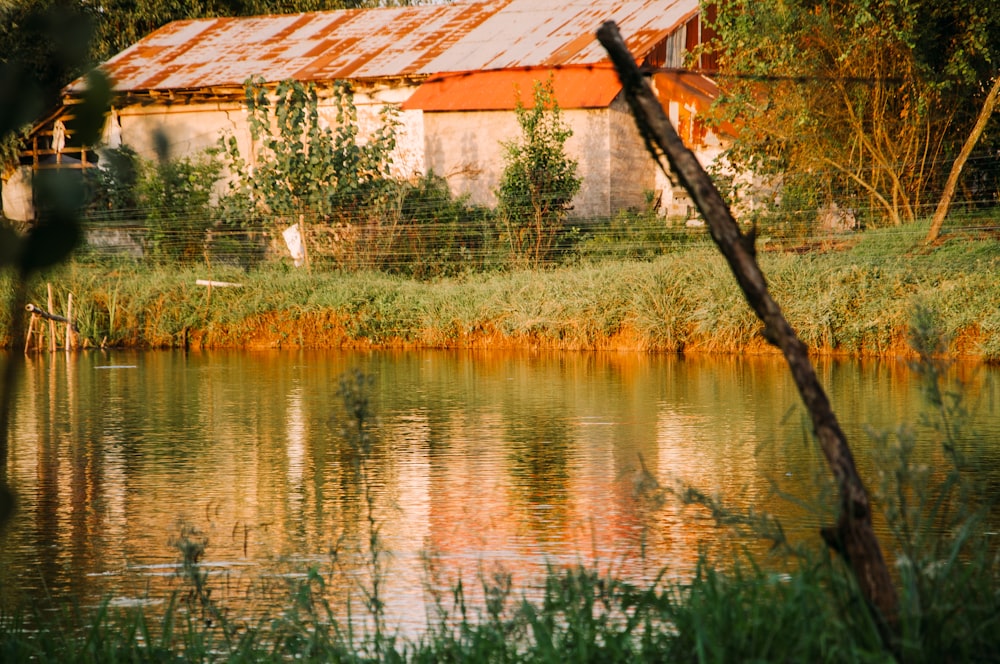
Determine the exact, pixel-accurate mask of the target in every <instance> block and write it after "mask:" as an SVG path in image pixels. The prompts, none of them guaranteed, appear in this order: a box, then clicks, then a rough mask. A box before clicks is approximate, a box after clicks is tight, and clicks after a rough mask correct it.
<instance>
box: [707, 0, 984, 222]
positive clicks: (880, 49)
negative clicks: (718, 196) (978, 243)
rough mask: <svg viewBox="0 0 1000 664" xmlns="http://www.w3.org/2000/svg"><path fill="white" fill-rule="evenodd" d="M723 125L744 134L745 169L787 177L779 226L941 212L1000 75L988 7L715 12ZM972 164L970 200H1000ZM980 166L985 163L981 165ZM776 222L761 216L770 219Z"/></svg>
mask: <svg viewBox="0 0 1000 664" xmlns="http://www.w3.org/2000/svg"><path fill="white" fill-rule="evenodd" d="M717 6H718V20H717V22H716V24H715V26H714V27H715V29H716V30H717V31H718V39H717V40H716V41H715V43H714V46H713V48H714V49H715V50H716V52H717V54H718V56H719V63H720V69H721V70H722V71H723V72H724V73H725V74H726V76H722V77H720V78H719V84H720V88H721V92H722V95H721V97H720V99H719V100H718V103H717V105H716V109H717V111H718V117H719V118H720V119H725V120H728V121H733V122H735V123H737V125H738V126H739V127H740V133H739V136H738V138H737V139H736V141H735V143H734V144H733V146H732V148H731V149H730V150H729V152H728V158H729V161H730V163H731V164H732V165H734V166H735V167H736V170H737V171H750V172H753V173H757V174H760V175H764V176H772V177H775V176H778V175H780V176H781V177H780V179H779V182H780V186H781V190H782V191H786V192H788V194H789V195H787V196H784V195H781V196H778V197H776V198H775V199H774V203H775V205H776V206H777V208H778V219H779V221H780V220H781V219H782V217H785V218H787V217H788V216H789V215H798V216H800V217H801V216H802V215H804V214H808V213H810V212H811V213H813V214H815V210H816V208H817V207H820V206H821V205H828V204H831V203H837V204H838V205H840V206H841V207H842V208H845V207H846V208H853V209H855V211H856V213H857V214H858V216H859V218H860V219H861V220H862V221H864V222H866V223H868V224H869V225H871V224H884V223H889V224H899V223H901V222H910V221H913V220H915V219H916V218H918V217H919V216H921V215H922V214H923V210H924V209H926V207H927V206H929V205H932V204H934V203H935V202H936V197H937V196H938V195H939V192H940V191H941V186H942V184H943V181H944V178H945V177H946V176H947V173H948V170H949V168H950V166H951V162H952V160H953V159H954V157H955V156H956V154H957V153H958V150H959V148H960V146H961V144H962V142H963V141H964V140H965V137H966V136H967V135H968V133H969V131H970V130H971V128H972V125H973V123H974V121H975V118H976V114H977V113H978V111H979V108H980V106H981V104H982V101H983V99H984V97H985V93H986V88H988V86H984V82H985V81H989V80H990V79H991V78H992V77H993V76H995V75H997V73H998V71H1000V69H998V68H1000V12H997V11H995V9H994V8H993V3H991V2H989V1H988V0H961V1H959V2H951V3H939V2H934V1H932V0H905V1H902V2H898V1H895V0H893V1H885V2H883V1H876V2H868V1H866V0H851V1H849V2H839V3H828V4H817V3H814V2H799V1H793V2H784V1H783V0H768V1H766V2H764V3H763V4H762V3H760V2H756V1H754V2H749V1H747V0H739V1H737V2H726V3H719V4H718V5H717ZM995 148H996V146H995V144H994V145H991V144H990V142H989V141H986V142H984V143H982V144H981V145H980V146H979V147H978V148H977V151H976V153H975V155H974V157H973V160H972V162H971V163H973V164H975V165H974V166H972V170H971V171H970V173H969V176H968V177H969V179H968V180H967V181H968V182H969V183H970V185H972V186H970V187H968V188H966V190H965V195H966V201H967V202H969V203H972V204H976V205H981V204H989V203H993V202H995V201H996V195H997V192H998V190H1000V188H998V187H997V177H998V173H997V171H996V169H994V168H992V165H991V163H990V162H989V161H988V160H986V159H984V158H986V157H987V156H988V155H989V154H991V153H992V152H993V151H995ZM976 157H979V158H978V159H977V158H976ZM767 218H768V217H765V221H766V220H767Z"/></svg>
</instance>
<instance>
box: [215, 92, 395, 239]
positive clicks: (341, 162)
mask: <svg viewBox="0 0 1000 664" xmlns="http://www.w3.org/2000/svg"><path fill="white" fill-rule="evenodd" d="M331 93H332V101H333V105H334V109H335V111H336V123H337V126H336V127H335V128H332V129H331V128H330V127H328V126H326V125H325V124H324V123H323V121H322V120H321V119H320V114H319V93H318V91H317V89H316V86H315V85H314V84H312V83H308V84H303V83H301V82H299V81H291V80H289V81H282V82H280V83H278V85H277V87H276V88H275V90H274V92H273V95H274V97H275V99H274V101H273V103H272V101H271V100H269V99H268V95H269V88H268V86H267V84H266V83H265V81H264V80H263V79H260V78H258V79H254V80H250V81H247V83H246V103H247V110H248V112H249V120H250V132H251V135H252V137H253V140H254V141H256V142H258V143H259V144H260V148H261V150H260V152H259V153H258V155H257V164H256V166H255V167H254V169H253V173H252V174H250V173H249V172H248V169H247V168H246V165H245V162H244V161H243V160H242V159H241V157H240V155H239V151H238V148H237V146H236V142H235V140H234V139H232V138H231V139H230V140H229V142H228V144H227V146H226V147H227V150H228V153H229V156H230V160H231V161H230V163H231V165H232V170H234V171H236V172H237V173H239V174H240V176H241V177H242V183H241V184H242V186H243V187H246V188H248V189H249V190H250V191H251V192H252V194H253V197H254V199H256V200H259V201H261V202H262V203H263V205H265V206H266V209H267V211H268V212H270V213H271V214H274V215H278V216H281V217H290V216H294V215H299V214H308V215H309V217H310V218H319V219H324V220H328V221H329V220H333V219H334V218H335V217H337V216H338V213H339V214H341V215H346V214H347V213H350V212H354V211H356V210H357V209H358V208H359V207H360V206H362V205H364V204H366V203H370V202H372V201H374V200H377V198H378V196H379V194H380V193H382V188H383V187H384V186H385V184H386V183H387V181H388V180H389V178H390V167H391V165H392V157H391V153H392V150H393V148H395V145H396V139H395V127H396V124H397V123H396V120H395V112H394V111H393V110H392V109H391V108H389V107H386V108H384V109H383V110H382V115H381V124H380V126H379V127H378V128H377V129H376V130H375V131H374V132H373V133H372V135H371V136H369V137H368V139H367V140H366V141H361V140H359V137H358V133H359V130H358V114H357V108H356V107H355V106H354V95H353V92H352V90H351V86H350V84H349V83H346V82H343V81H338V82H336V83H335V84H334V86H333V89H332V91H331Z"/></svg>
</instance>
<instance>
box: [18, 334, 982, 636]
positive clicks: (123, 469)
mask: <svg viewBox="0 0 1000 664" xmlns="http://www.w3.org/2000/svg"><path fill="white" fill-rule="evenodd" d="M354 370H358V371H360V372H362V373H363V374H365V375H368V376H371V378H372V386H371V388H370V392H369V394H370V396H371V397H372V402H373V408H374V410H375V412H376V414H377V417H378V422H377V424H378V426H377V432H378V436H377V439H376V440H375V442H374V444H373V452H372V457H371V459H370V461H369V463H368V464H367V466H366V469H367V473H366V475H365V477H366V479H367V481H366V482H365V483H364V484H363V485H362V484H359V482H358V479H357V476H356V475H355V473H354V472H353V471H352V467H353V466H352V463H351V461H352V459H353V458H355V457H352V456H351V454H350V453H349V446H348V445H347V443H346V442H345V438H344V436H343V435H342V428H343V425H344V423H345V422H347V421H348V420H346V419H345V415H344V411H343V400H342V399H341V398H340V397H339V396H338V393H337V390H338V385H339V384H340V378H341V376H343V375H345V372H349V371H354ZM818 371H819V374H820V378H821V380H822V382H823V383H824V385H825V386H826V387H827V389H828V391H829V394H830V396H831V400H832V402H833V406H834V408H835V410H836V411H837V413H838V416H839V418H840V420H841V424H842V426H843V427H844V429H845V431H846V432H847V434H848V437H849V440H850V441H851V443H852V445H853V447H854V450H855V454H856V456H857V458H858V460H859V465H860V466H861V468H862V470H863V471H864V472H865V473H866V474H867V475H868V476H869V478H871V477H873V475H872V470H871V466H870V463H869V462H868V459H869V457H870V453H871V451H872V449H873V447H874V443H873V440H872V438H871V437H870V436H869V435H867V434H866V433H865V430H866V427H868V426H870V427H872V428H874V429H876V430H893V429H895V428H896V427H898V426H899V425H900V424H902V423H910V424H913V425H916V424H917V423H918V421H919V418H920V414H921V412H923V411H924V410H925V409H924V407H923V405H922V400H921V393H920V388H919V384H918V381H917V380H916V378H915V376H914V374H913V373H912V372H911V370H910V369H909V368H908V367H907V365H906V363H905V362H903V361H895V360H883V361H867V362H857V361H837V360H822V361H819V363H818ZM954 374H955V377H957V378H961V379H962V380H963V381H965V382H966V384H967V388H966V395H967V399H968V402H969V404H970V406H971V407H972V408H973V409H974V413H975V415H974V418H973V426H972V427H971V428H970V429H969V431H972V430H975V432H976V433H977V434H978V436H979V439H980V440H983V441H987V442H988V443H989V444H991V445H992V447H990V448H987V449H986V450H985V451H984V452H983V453H982V454H981V456H980V464H981V465H983V467H984V469H985V471H986V472H988V473H990V475H991V476H992V475H994V474H995V471H997V470H998V469H1000V460H998V459H1000V445H996V443H997V441H998V439H1000V413H998V410H1000V408H998V404H1000V387H998V381H997V378H998V377H1000V373H998V370H997V369H995V368H987V367H976V366H971V365H970V366H966V365H959V366H958V367H956V368H955V369H954ZM13 427H14V429H13V440H12V442H11V448H10V451H9V456H8V462H7V469H6V472H7V479H8V482H9V483H10V484H11V485H12V486H13V487H14V489H15V491H16V492H17V495H18V500H19V509H18V512H17V513H16V516H15V518H14V520H13V521H12V522H11V523H10V524H8V526H7V528H6V529H5V531H4V532H3V534H2V535H0V563H2V567H0V600H2V603H3V605H4V606H8V607H10V606H14V605H17V604H24V603H26V602H32V601H35V600H37V599H38V598H39V597H42V596H50V597H55V598H57V599H58V598H67V599H68V598H73V599H75V600H77V601H79V602H80V603H81V604H83V605H84V606H90V605H96V604H97V603H98V602H99V601H100V600H101V599H102V598H108V597H110V598H112V601H113V603H116V604H121V605H128V604H149V605H153V606H155V605H158V604H159V603H161V602H162V601H163V599H164V598H166V597H167V596H168V595H169V594H170V593H171V592H173V591H175V590H177V589H178V587H180V585H181V583H182V582H181V580H180V579H179V578H178V575H177V568H178V562H179V560H180V554H179V549H178V542H179V541H180V540H182V539H183V538H185V537H186V538H187V539H188V540H189V541H196V542H201V543H203V544H205V550H204V555H203V557H202V559H201V562H202V564H203V565H204V567H203V569H205V570H208V571H209V572H210V576H209V580H210V583H211V584H212V587H213V592H214V594H213V597H214V598H216V599H218V600H219V601H221V602H223V603H226V604H227V607H228V608H229V609H230V610H232V611H235V612H237V615H246V616H250V615H253V614H255V613H256V612H260V611H265V610H272V611H273V610H277V609H280V607H281V605H282V602H284V601H286V600H287V594H286V588H287V580H288V579H293V580H294V579H296V578H301V577H302V575H303V574H304V572H305V571H306V570H307V569H309V568H315V569H318V570H320V571H321V573H322V574H323V575H325V578H326V579H327V586H326V592H327V593H329V594H330V598H331V600H332V601H333V602H334V603H335V604H337V603H344V604H346V601H347V598H348V597H353V598H355V599H357V598H358V597H360V596H361V594H360V593H361V588H362V587H365V586H366V584H367V583H368V577H367V576H366V574H367V571H369V570H370V565H368V564H366V563H365V556H364V551H365V546H366V542H367V541H368V537H369V532H370V531H369V529H368V524H369V520H368V516H369V511H368V506H369V505H371V506H372V508H373V510H374V512H373V514H374V516H375V519H376V522H377V523H378V525H379V531H378V532H379V537H380V538H381V542H382V545H383V546H384V547H385V550H386V551H388V552H391V556H390V557H388V558H386V559H384V560H383V561H382V562H383V564H384V565H385V567H384V571H385V586H384V591H383V597H384V598H385V599H386V601H387V605H388V615H389V618H390V621H391V622H392V623H394V624H395V625H398V626H401V627H402V628H403V629H407V628H409V627H414V626H419V625H422V624H423V623H424V621H425V618H426V606H427V604H426V600H427V597H428V595H427V593H428V588H448V587H450V585H451V584H453V583H454V582H455V581H456V580H457V579H458V578H462V579H463V580H464V582H465V583H466V584H469V583H470V581H472V582H474V581H475V579H476V578H478V576H479V575H481V574H482V575H486V576H489V575H491V574H493V573H494V572H495V571H497V570H504V571H506V572H509V573H511V574H513V575H514V577H515V580H516V581H523V582H527V580H529V579H533V578H537V577H538V575H539V574H540V573H541V572H542V571H543V570H544V569H545V566H546V565H566V564H576V563H584V564H588V565H595V564H596V565H598V566H600V567H601V569H612V570H614V571H615V572H616V573H617V574H620V575H623V576H626V577H629V578H635V579H637V580H638V579H645V578H650V577H651V575H653V574H655V573H656V572H658V571H659V570H660V569H662V568H663V567H667V568H668V569H669V573H668V576H671V577H675V578H684V577H685V576H686V575H687V574H689V573H690V571H691V569H692V567H693V565H694V563H695V561H696V559H697V555H698V552H699V547H700V546H702V545H711V544H712V543H713V542H719V541H720V539H721V538H723V537H724V534H723V533H721V532H720V531H719V530H718V529H717V528H716V527H715V526H714V525H713V523H712V522H711V521H710V520H709V519H708V518H707V517H706V515H705V514H704V513H703V512H702V511H700V510H699V509H697V508H682V507H680V506H678V505H677V504H676V503H673V502H668V503H666V504H663V505H659V506H657V505H655V504H653V503H652V502H651V501H649V500H645V499H643V497H642V496H641V495H639V494H637V482H636V478H637V476H638V475H637V471H638V469H639V468H640V467H642V466H643V465H644V466H645V468H647V469H648V470H649V472H650V473H652V474H653V475H654V476H655V477H657V478H658V479H659V480H660V481H661V482H663V483H670V482H673V481H677V480H681V481H685V482H689V483H691V484H693V485H695V486H697V487H699V488H702V489H704V490H705V491H707V492H709V493H712V494H718V495H719V496H720V497H722V498H723V499H725V500H726V501H727V502H729V503H730V504H732V505H734V506H737V507H748V506H752V507H755V508H758V509H766V510H770V511H772V512H774V513H775V514H777V515H778V516H779V517H781V518H782V519H784V520H785V522H786V525H787V526H788V527H789V529H790V531H791V532H792V533H793V534H794V535H797V536H802V537H814V536H815V532H816V530H817V529H818V527H819V526H820V525H821V524H823V523H824V522H825V521H826V520H827V519H828V517H826V516H823V515H822V514H821V513H820V512H818V511H814V510H812V509H809V508H806V507H803V506H801V505H799V504H797V503H796V502H795V501H789V500H786V499H784V498H782V497H779V495H778V491H780V492H782V493H784V494H788V495H790V496H798V497H802V498H806V499H808V500H813V499H815V497H816V495H817V489H816V481H817V477H819V478H826V476H827V473H826V470H825V466H824V465H823V462H822V459H821V458H820V457H819V456H818V453H817V451H816V448H815V445H814V444H813V442H812V441H811V440H810V438H809V436H808V426H807V425H806V424H805V419H804V416H803V412H802V409H801V407H800V405H799V401H798V397H797V394H796V392H795V388H794V385H793V384H792V382H791V380H790V378H789V377H788V374H787V371H786V369H785V366H784V364H783V362H782V361H781V359H780V358H774V357H751V358H736V357H695V358H680V357H675V356H662V355H644V354H635V353H620V354H619V353H532V352H516V353H515V352H465V351H462V352H459V351H454V352H450V351H398V352H390V351H380V352H330V351H323V352H320V351H316V352H313V351H301V352H292V351H286V352H277V351H276V352H256V353H248V352H235V351H234V352H190V353H186V352H181V351H163V352H141V353H140V352H119V351H113V352H89V353H80V354H74V355H64V354H62V353H60V354H56V355H52V356H49V355H37V356H31V357H29V358H28V360H27V364H26V367H25V370H24V371H23V373H22V375H21V382H20V389H19V391H18V394H17V397H16V412H15V420H14V424H13ZM917 432H918V436H919V438H920V440H921V452H920V454H921V457H922V458H923V459H925V460H926V461H927V462H928V463H932V464H934V463H940V462H941V460H942V456H941V453H940V451H939V448H938V447H937V446H936V445H935V443H934V439H933V436H932V435H931V433H930V432H928V431H927V430H925V429H920V428H919V427H917ZM970 439H971V438H970ZM365 487H367V488H369V489H370V490H371V493H370V496H371V500H370V501H366V500H365V495H366V493H365V491H364V488H365ZM471 585H472V586H474V585H475V583H472V584H471Z"/></svg>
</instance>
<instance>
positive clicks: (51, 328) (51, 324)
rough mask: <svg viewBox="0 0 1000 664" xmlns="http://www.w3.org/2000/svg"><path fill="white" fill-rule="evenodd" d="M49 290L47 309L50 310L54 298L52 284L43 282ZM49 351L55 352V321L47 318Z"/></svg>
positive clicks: (53, 306) (52, 306)
mask: <svg viewBox="0 0 1000 664" xmlns="http://www.w3.org/2000/svg"><path fill="white" fill-rule="evenodd" d="M45 285H46V286H47V287H48V290H49V302H48V309H49V311H52V310H53V309H55V305H54V300H53V298H52V284H45ZM49 352H50V353H54V352H56V322H55V321H54V320H53V319H51V318H49Z"/></svg>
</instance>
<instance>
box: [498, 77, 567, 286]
mask: <svg viewBox="0 0 1000 664" xmlns="http://www.w3.org/2000/svg"><path fill="white" fill-rule="evenodd" d="M514 110H515V112H516V113H517V122H518V124H519V125H520V127H521V139H520V140H516V141H508V142H504V143H503V147H504V150H505V151H506V157H505V165H504V171H503V175H502V176H501V178H500V184H499V186H498V188H497V190H496V195H497V201H498V205H497V212H498V214H499V216H500V219H501V223H502V225H503V232H504V233H505V235H506V237H507V240H508V241H509V243H510V250H511V255H512V257H513V258H514V259H515V260H516V261H520V262H527V263H529V264H531V265H533V266H536V267H537V266H538V265H539V264H540V263H541V262H542V261H544V260H545V259H547V258H548V257H549V254H550V253H551V251H552V248H553V246H554V245H555V243H556V240H557V238H558V234H559V231H560V230H561V229H562V227H563V223H564V221H565V218H566V215H567V213H568V212H569V210H570V209H571V205H570V204H571V201H572V200H573V197H574V196H576V194H577V192H578V191H580V184H581V180H580V178H578V177H577V176H576V169H577V162H576V161H575V160H573V159H570V158H569V157H568V156H567V155H566V149H565V148H566V140H567V139H568V138H569V137H570V136H572V135H573V132H572V130H571V129H570V128H569V127H568V126H567V125H566V124H565V123H564V122H563V120H562V115H561V113H560V110H559V104H558V102H557V101H556V99H555V97H554V96H553V91H552V82H551V81H549V82H548V83H546V84H542V83H540V82H538V83H536V84H535V88H534V104H533V105H532V107H531V108H527V107H525V106H524V104H523V103H522V102H521V100H520V98H518V101H517V105H516V107H515V109H514Z"/></svg>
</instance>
